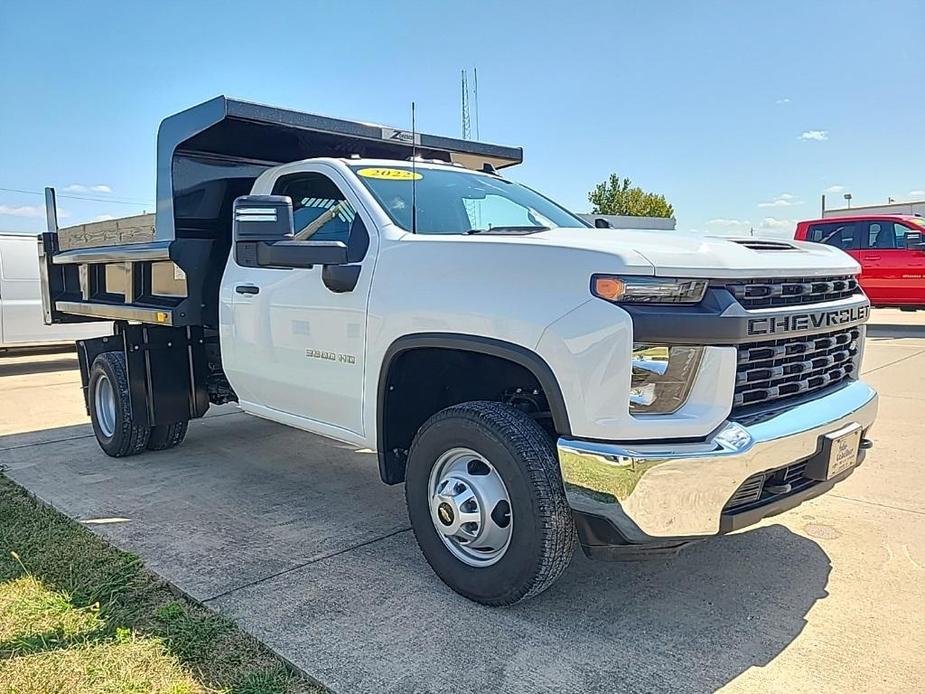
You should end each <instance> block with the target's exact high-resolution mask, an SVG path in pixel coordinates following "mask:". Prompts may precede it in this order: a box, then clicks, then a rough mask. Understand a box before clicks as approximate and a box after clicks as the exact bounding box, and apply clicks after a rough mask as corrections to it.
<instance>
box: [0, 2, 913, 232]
mask: <svg viewBox="0 0 925 694" xmlns="http://www.w3.org/2000/svg"><path fill="white" fill-rule="evenodd" d="M0 65H2V66H3V69H0V230H13V231H24V232H37V231H42V230H43V229H44V224H45V221H44V210H43V198H42V197H41V195H38V194H36V193H40V192H41V191H42V189H43V188H44V186H46V185H53V186H55V187H56V188H57V190H58V192H59V195H60V196H61V198H60V199H59V202H58V207H59V212H60V216H61V220H60V221H61V225H62V226H67V225H70V224H77V223H81V222H84V221H90V220H94V219H106V218H108V217H117V216H125V215H129V214H137V213H140V212H142V211H144V210H148V211H151V210H153V203H154V173H155V172H154V167H155V136H156V132H157V126H158V124H159V123H160V120H161V119H162V118H163V117H164V116H166V115H168V114H171V113H174V112H176V111H179V110H182V109H184V108H187V107H189V106H191V105H193V104H196V103H198V102H201V101H204V100H206V99H209V98H211V97H213V96H216V95H218V94H225V95H227V96H234V97H237V98H242V99H245V100H249V101H256V102H260V103H266V104H270V105H274V106H281V107H287V108H292V109H296V110H302V111H308V112H312V113H320V114H325V115H330V116H337V117H341V118H348V119H356V120H362V121H367V122H378V123H383V124H387V125H394V126H397V127H410V103H411V101H412V100H413V101H415V102H416V104H417V126H418V130H420V131H421V132H428V133H433V134H439V135H450V136H459V135H460V131H461V123H460V121H461V118H460V71H461V70H462V69H464V68H465V69H469V70H470V73H469V74H470V81H471V79H472V73H471V69H472V68H477V69H478V77H479V131H480V139H482V140H485V141H488V142H496V143H499V144H509V145H519V146H522V147H523V148H524V163H523V164H522V165H521V166H519V167H516V168H514V169H511V170H509V172H508V175H509V176H510V177H511V178H514V179H515V180H519V181H522V182H524V183H526V184H528V185H530V186H532V187H534V188H536V189H538V190H540V191H541V192H543V193H545V194H546V195H548V196H549V197H551V198H553V199H555V200H557V201H558V202H560V203H562V204H563V205H565V206H566V207H569V208H570V209H572V210H575V211H578V212H583V211H588V210H589V209H590V205H589V203H588V201H587V194H588V191H590V190H591V189H592V188H593V187H594V185H595V184H597V183H598V182H600V181H602V180H604V179H605V178H606V177H607V176H608V175H609V174H610V173H611V172H617V173H619V174H620V176H628V177H630V178H631V179H632V180H633V182H634V184H636V185H639V186H641V187H642V188H644V189H646V190H650V191H653V192H658V193H662V194H664V195H665V196H666V197H667V198H668V201H669V202H671V203H672V204H673V205H674V208H675V215H676V217H677V219H678V229H679V230H684V231H688V230H690V231H697V232H700V233H736V234H738V233H743V232H748V231H749V229H751V228H754V229H755V230H757V232H758V233H768V234H772V235H790V234H792V231H793V228H794V226H795V222H796V220H799V219H808V218H813V217H816V216H818V214H819V210H820V198H821V195H822V194H823V193H826V195H827V199H828V206H829V207H841V206H843V205H844V200H843V199H842V197H843V195H844V194H845V193H846V192H848V193H851V194H852V196H853V201H852V203H853V204H854V205H861V204H872V203H883V202H886V201H887V199H888V198H889V197H892V198H894V199H896V200H909V199H914V198H919V199H925V165H923V162H925V156H923V153H925V117H923V112H925V3H923V2H921V0H916V1H909V2H902V1H886V2H855V1H845V2H828V1H814V2H805V1H803V2H792V1H790V0H775V2H761V3H759V2H733V1H732V0H729V1H725V2H719V1H709V0H707V1H699V2H693V1H691V2H638V1H637V2H623V1H616V0H611V1H609V2H608V1H605V2H590V1H589V2H582V1H580V0H579V1H573V2H547V1H545V0H532V1H521V0H506V1H505V2H503V3H489V2H471V1H470V2H442V1H439V0H429V1H425V0H419V1H418V2H406V1H392V2H385V1H384V0H377V1H375V2H372V1H369V0H350V1H349V2H345V1H344V0H341V1H340V2H315V1H311V0H302V1H286V0H275V1H274V2H273V3H272V4H266V5H262V4H261V3H254V2H248V3H245V2H237V1H233V0H225V1H224V2H206V1H198V2H190V1H188V0H187V1H185V2H174V1H172V0H159V1H158V2H140V1H135V0H123V1H122V2H116V1H115V0H113V1H112V2H97V1H94V0H84V1H83V2H80V3H75V2H59V1H57V0H53V1H46V2H41V3H27V2H24V1H23V0H2V1H0ZM16 191H25V192H16ZM66 196H70V197H66ZM88 198H92V199H88Z"/></svg>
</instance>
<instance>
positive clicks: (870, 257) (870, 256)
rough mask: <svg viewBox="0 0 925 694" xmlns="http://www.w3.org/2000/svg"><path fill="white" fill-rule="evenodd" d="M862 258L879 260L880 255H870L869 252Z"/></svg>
mask: <svg viewBox="0 0 925 694" xmlns="http://www.w3.org/2000/svg"><path fill="white" fill-rule="evenodd" d="M864 260H880V256H879V255H871V254H870V253H868V254H867V255H865V256H864Z"/></svg>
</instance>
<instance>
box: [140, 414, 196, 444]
mask: <svg viewBox="0 0 925 694" xmlns="http://www.w3.org/2000/svg"><path fill="white" fill-rule="evenodd" d="M188 426H189V420H188V419H184V420H183V421H182V422H174V423H173V424H158V425H156V426H153V427H151V435H150V436H149V437H148V450H149V451H165V450H167V449H168V448H173V447H174V446H179V445H180V444H181V443H183V439H185V438H186V429H187V427H188Z"/></svg>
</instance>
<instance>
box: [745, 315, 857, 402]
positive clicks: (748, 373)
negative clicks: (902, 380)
mask: <svg viewBox="0 0 925 694" xmlns="http://www.w3.org/2000/svg"><path fill="white" fill-rule="evenodd" d="M860 336H861V331H860V329H859V328H848V329H843V330H836V331H834V332H830V333H825V334H822V335H811V336H809V337H803V338H784V339H780V340H769V341H766V342H750V343H747V344H743V345H739V350H738V351H739V355H738V367H737V369H736V386H735V399H734V401H733V410H732V412H733V415H735V414H737V410H739V411H740V412H741V410H743V409H745V408H751V407H753V406H755V405H759V404H767V403H770V402H774V403H777V402H778V401H780V400H784V399H785V398H791V397H795V396H798V395H803V394H805V393H810V392H812V391H814V390H819V389H820V388H825V387H827V386H832V385H835V384H837V383H840V382H842V381H845V380H847V379H849V378H851V377H853V376H856V374H855V372H856V370H857V368H858V363H857V362H858V356H859V354H860V346H859V344H858V340H859V339H860Z"/></svg>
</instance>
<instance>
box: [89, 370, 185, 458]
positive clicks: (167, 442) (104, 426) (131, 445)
mask: <svg viewBox="0 0 925 694" xmlns="http://www.w3.org/2000/svg"><path fill="white" fill-rule="evenodd" d="M87 389H88V398H87V402H88V403H89V406H90V407H89V409H90V421H91V423H92V425H93V433H94V434H95V435H96V440H97V441H98V442H99V444H100V448H102V449H103V452H104V453H106V455H109V456H112V457H113V458H122V457H125V456H129V455H137V454H138V453H141V452H142V451H144V450H151V451H161V450H165V449H167V448H173V447H174V446H178V445H180V443H182V441H183V439H184V437H185V436H186V429H187V425H188V424H189V422H188V421H180V422H174V423H171V424H164V425H158V426H154V427H148V426H144V425H140V424H136V423H135V420H134V417H133V416H132V406H131V400H130V397H129V385H128V372H127V370H126V367H125V355H123V354H121V353H120V352H103V353H102V354H100V355H99V356H98V357H97V358H96V359H95V360H94V361H93V364H92V365H91V366H90V378H89V382H88V384H87Z"/></svg>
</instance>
